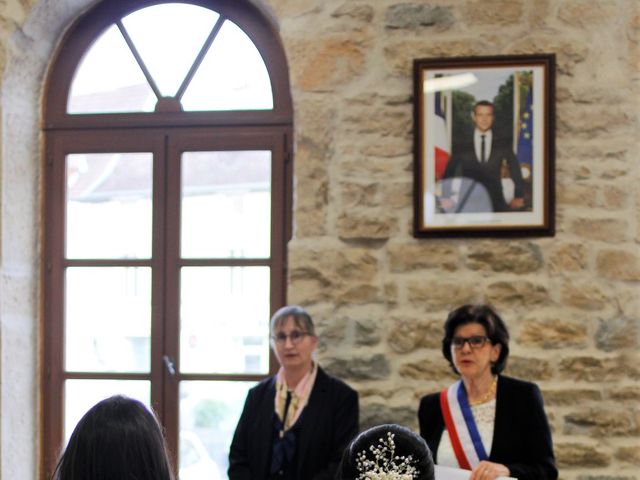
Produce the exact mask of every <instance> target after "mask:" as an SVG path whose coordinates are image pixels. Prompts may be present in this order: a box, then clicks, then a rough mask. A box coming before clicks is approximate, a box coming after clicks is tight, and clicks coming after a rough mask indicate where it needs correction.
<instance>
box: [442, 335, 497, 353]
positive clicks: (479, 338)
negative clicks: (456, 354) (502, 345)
mask: <svg viewBox="0 0 640 480" xmlns="http://www.w3.org/2000/svg"><path fill="white" fill-rule="evenodd" d="M487 340H489V337H487V336H486V335H473V336H471V337H453V338H452V339H451V345H453V348H455V349H457V350H462V349H463V348H464V344H465V343H469V346H470V347H471V348H472V349H474V350H475V349H477V348H482V347H484V344H485V343H487Z"/></svg>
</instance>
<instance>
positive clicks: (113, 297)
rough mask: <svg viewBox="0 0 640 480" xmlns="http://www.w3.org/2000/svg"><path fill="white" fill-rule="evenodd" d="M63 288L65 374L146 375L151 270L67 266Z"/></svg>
mask: <svg viewBox="0 0 640 480" xmlns="http://www.w3.org/2000/svg"><path fill="white" fill-rule="evenodd" d="M66 287H67V288H66V301H65V345H66V350H65V351H66V358H65V367H66V370H67V371H76V372H148V371H149V369H150V350H149V349H150V343H151V342H150V336H151V269H150V268H147V267H136V268H134V267H77V268H68V269H67V272H66Z"/></svg>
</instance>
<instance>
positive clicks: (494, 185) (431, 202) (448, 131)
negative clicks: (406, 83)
mask: <svg viewBox="0 0 640 480" xmlns="http://www.w3.org/2000/svg"><path fill="white" fill-rule="evenodd" d="M554 77H555V55H553V54H543V55H514V56H496V57H468V58H438V59H418V60H414V89H415V92H414V152H415V154H414V155H415V156H414V235H415V236H417V237H453V236H478V237H480V236H485V237H491V236H536V235H539V236H544V235H547V236H549V235H553V234H554V213H555V189H554V153H555V148H554V130H555V124H554V121H555V120H554V118H555V109H554V101H555V98H554V90H555V81H554Z"/></svg>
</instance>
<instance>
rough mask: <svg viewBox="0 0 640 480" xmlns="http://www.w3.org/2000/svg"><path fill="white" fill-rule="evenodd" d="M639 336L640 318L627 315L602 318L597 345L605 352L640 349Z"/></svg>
mask: <svg viewBox="0 0 640 480" xmlns="http://www.w3.org/2000/svg"><path fill="white" fill-rule="evenodd" d="M639 338H640V320H639V319H638V318H625V317H618V318H613V319H611V320H602V321H601V322H600V325H599V327H598V330H597V332H596V335H595V339H596V346H597V347H598V348H599V349H601V350H604V351H605V352H613V351H617V350H622V349H625V348H633V349H638V347H639V345H640V341H639Z"/></svg>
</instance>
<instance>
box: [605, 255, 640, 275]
mask: <svg viewBox="0 0 640 480" xmlns="http://www.w3.org/2000/svg"><path fill="white" fill-rule="evenodd" d="M596 269H597V272H598V274H599V275H601V276H603V277H605V278H609V279H612V280H626V281H639V280H640V257H638V255H636V254H633V253H631V252H626V251H624V250H602V251H600V252H599V253H598V256H597V258H596Z"/></svg>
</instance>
